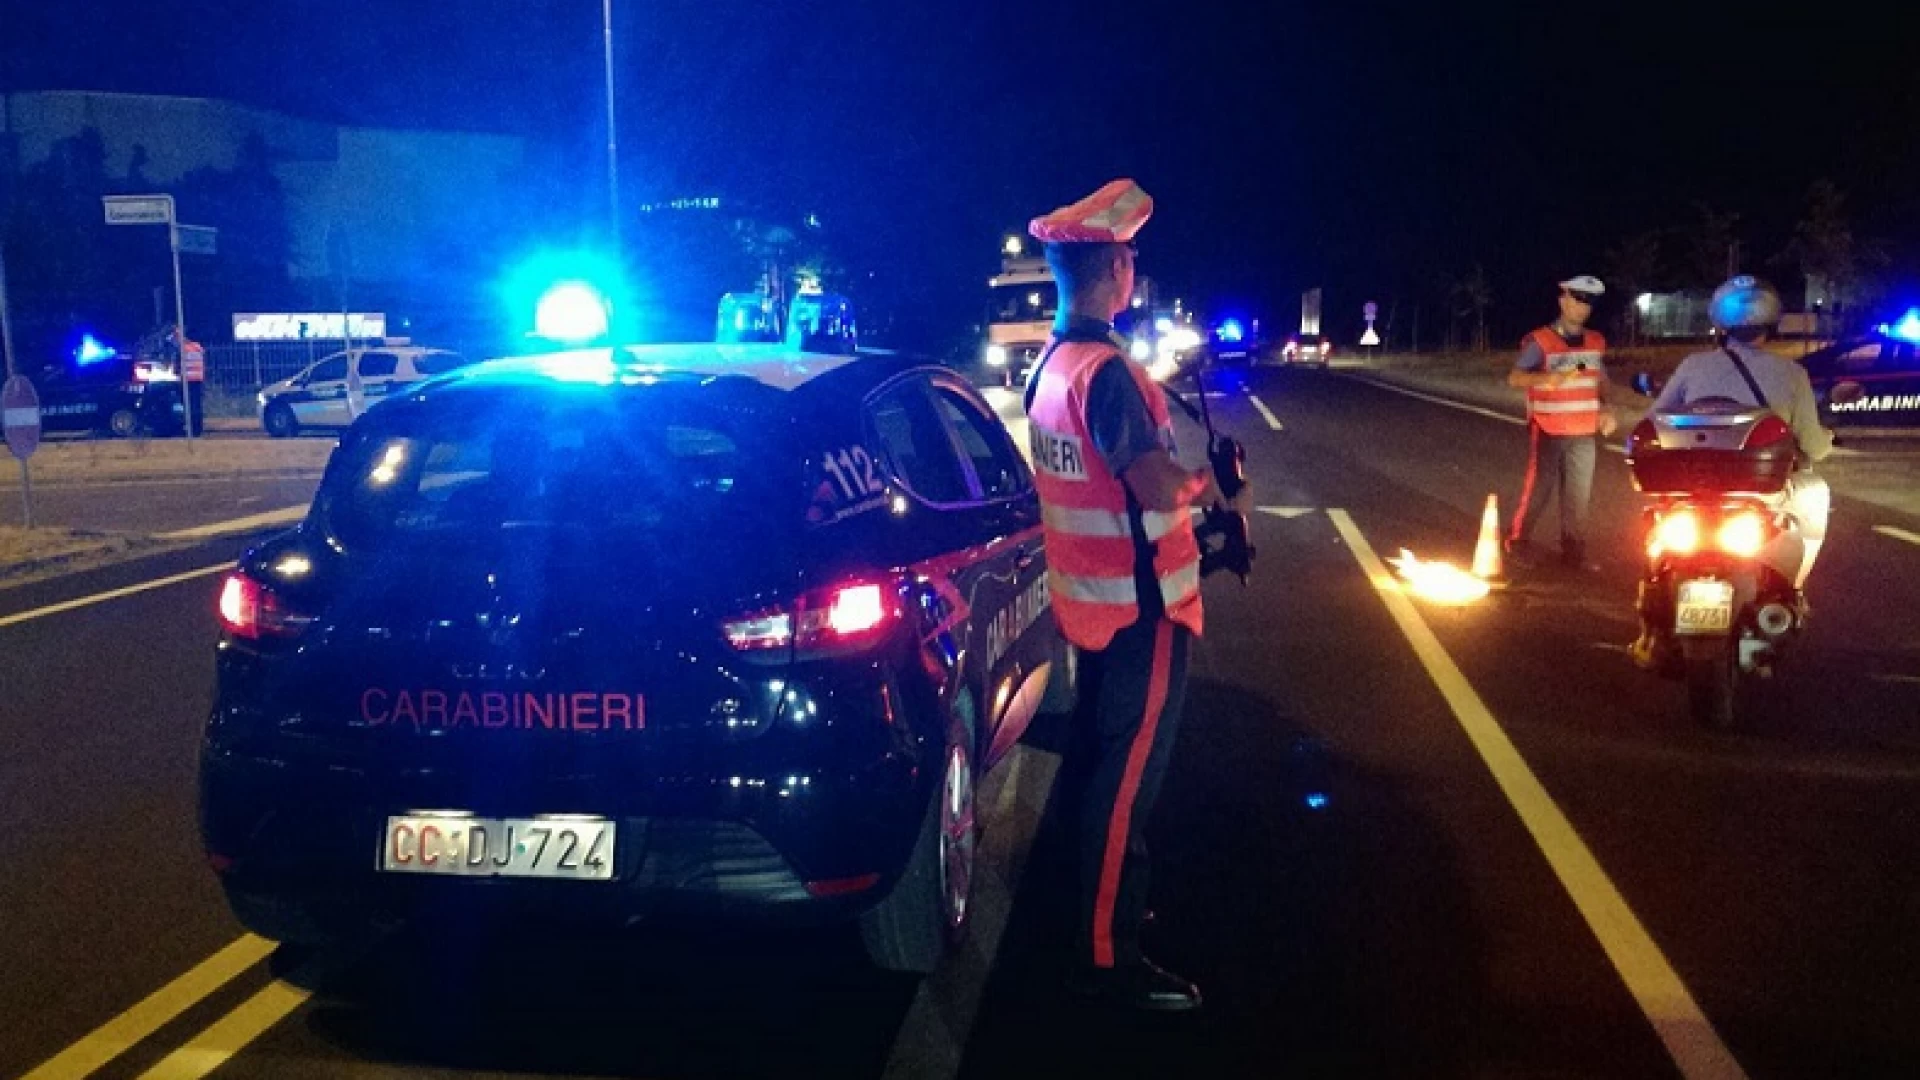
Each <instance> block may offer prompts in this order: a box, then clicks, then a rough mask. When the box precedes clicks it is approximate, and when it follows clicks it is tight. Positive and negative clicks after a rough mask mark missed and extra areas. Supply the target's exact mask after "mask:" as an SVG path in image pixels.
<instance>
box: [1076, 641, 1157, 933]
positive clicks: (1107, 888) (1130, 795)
mask: <svg viewBox="0 0 1920 1080" xmlns="http://www.w3.org/2000/svg"><path fill="white" fill-rule="evenodd" d="M1172 674H1173V624H1172V623H1171V622H1168V621H1167V620H1165V619H1161V620H1160V625H1159V626H1158V627H1156V628H1155V630H1154V632H1153V669H1152V673H1151V674H1150V675H1149V676H1148V678H1147V705H1146V710H1145V713H1144V715H1143V716H1142V717H1141V719H1140V730H1138V731H1136V732H1134V734H1133V745H1132V746H1131V747H1129V748H1128V750H1127V769H1126V772H1124V773H1122V774H1121V776H1120V790H1119V791H1118V792H1117V793H1116V794H1115V795H1114V800H1113V816H1112V817H1110V818H1108V819H1107V846H1106V854H1105V855H1104V856H1103V857H1102V858H1101V861H1100V889H1099V891H1098V892H1097V893H1096V894H1095V896H1094V902H1093V964H1094V966H1095V967H1112V966H1113V905H1114V900H1115V898H1116V897H1118V896H1119V894H1120V867H1121V864H1122V863H1123V862H1124V861H1125V860H1126V857H1127V836H1128V833H1129V830H1131V829H1132V827H1133V800H1134V797H1135V796H1137V795H1138V794H1139V793H1140V774H1141V773H1143V772H1145V771H1146V768H1147V755H1148V754H1150V753H1152V752H1153V735H1154V731H1155V729H1157V728H1158V727H1159V726H1160V713H1161V711H1162V710H1163V709H1165V707H1166V704H1167V683H1168V681H1169V680H1170V679H1171V678H1172Z"/></svg>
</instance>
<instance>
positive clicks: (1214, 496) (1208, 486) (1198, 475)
mask: <svg viewBox="0 0 1920 1080" xmlns="http://www.w3.org/2000/svg"><path fill="white" fill-rule="evenodd" d="M1193 478H1194V479H1195V480H1198V481H1200V490H1199V491H1197V492H1195V493H1194V496H1193V504H1192V505H1194V506H1197V507H1199V508H1201V509H1202V510H1205V509H1208V508H1210V507H1213V506H1216V505H1218V504H1220V503H1223V502H1226V501H1227V497H1226V496H1225V495H1223V494H1221V492H1220V483H1219V481H1217V480H1215V479H1214V477H1213V470H1212V469H1196V470H1194V473H1193Z"/></svg>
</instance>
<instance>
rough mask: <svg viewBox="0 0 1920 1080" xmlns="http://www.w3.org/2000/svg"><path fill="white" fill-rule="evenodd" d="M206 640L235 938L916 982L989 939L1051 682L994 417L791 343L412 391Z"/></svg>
mask: <svg viewBox="0 0 1920 1080" xmlns="http://www.w3.org/2000/svg"><path fill="white" fill-rule="evenodd" d="M219 616H220V622H221V625H222V633H221V636H220V641H219V645H218V650H217V657H218V692H217V699H216V701H215V704H214V706H213V709H212V713H211V717H210V719H209V722H208V726H207V730H206V735H205V741H204V746H203V764H202V780H201V784H202V786H201V808H202V813H201V820H202V828H203V836H204V841H205V847H206V852H207V855H208V858H209V860H210V862H211V864H212V865H213V867H214V868H215V870H216V871H217V873H218V875H219V878H220V882H221V884H222V885H223V886H224V889H225V892H226V895H227V897H228V899H229V901H230V903H231V906H232V908H233V910H234V911H235V912H236V913H237V915H238V916H239V918H240V921H241V922H242V923H244V924H245V925H246V926H247V927H249V928H250V929H252V930H254V931H256V932H258V933H261V934H263V935H266V936H268V937H272V938H277V939H281V940H290V941H300V942H321V941H327V940H331V939H336V938H345V937H353V936H356V935H359V934H362V933H365V932H368V931H372V930H376V929H379V928H385V927H399V926H420V925H425V926H428V927H431V926H434V925H436V924H441V923H443V922H445V921H446V920H448V919H449V918H451V917H453V916H455V915H456V914H465V913H468V912H471V911H474V910H479V911H481V912H483V913H499V914H502V915H509V914H511V913H513V912H516V911H518V912H533V913H536V914H537V918H538V923H537V925H538V927H539V931H538V932H539V933H540V934H541V935H543V936H545V935H550V934H552V933H553V932H554V927H555V925H556V921H557V920H559V919H563V918H575V919H579V920H585V921H587V922H594V923H602V924H609V925H615V926H618V925H624V924H627V923H630V922H633V921H635V920H640V919H655V918H658V919H676V918H680V919H712V918H720V919H741V920H762V919H767V920H775V921H785V922H789V923H801V924H818V923H827V922H834V921H847V920H851V921H853V922H856V923H857V924H858V926H859V929H860V931H861V937H862V939H863V941H864V942H865V944H866V946H867V949H868V952H869V953H870V955H871V957H872V959H873V960H874V961H875V962H876V963H878V964H880V965H882V966H885V967H888V968H893V969H899V970H914V971H925V970H929V969H931V968H932V967H933V966H934V964H935V963H936V961H937V960H938V958H939V957H940V955H941V954H942V952H943V950H944V949H946V948H947V947H949V946H950V945H951V944H952V943H953V942H955V941H956V940H957V938H958V937H959V935H960V934H961V932H963V931H964V930H965V928H966V925H967V921H968V917H969V914H970V898H971V889H972V882H973V865H974V851H975V845H976V842H977V838H978V836H979V830H978V826H977V824H976V822H975V818H974V806H973V799H974V791H975V787H976V784H977V782H978V780H979V778H980V776H981V775H982V774H983V773H984V772H986V771H987V770H988V769H990V768H991V767H992V766H993V765H994V764H995V763H996V762H997V761H999V760H1001V759H1002V758H1003V757H1004V756H1005V755H1006V754H1007V753H1008V752H1009V751H1010V750H1011V749H1012V747H1013V745H1014V743H1015V741H1016V740H1017V739H1018V738H1019V737H1020V734H1021V732H1022V731H1023V729H1024V728H1025V727H1026V725H1027V724H1028V722H1029V721H1030V720H1031V719H1032V718H1033V716H1034V715H1035V713H1036V711H1037V710H1038V709H1039V708H1040V706H1041V704H1042V699H1043V697H1044V696H1045V695H1046V693H1047V691H1048V686H1049V683H1050V682H1051V683H1052V684H1053V685H1054V687H1055V692H1056V693H1057V692H1059V688H1060V684H1062V683H1063V682H1064V680H1063V679H1061V678H1056V677H1054V674H1055V673H1057V672H1064V671H1066V670H1067V667H1066V665H1065V664H1064V663H1063V662H1062V660H1061V657H1062V655H1063V652H1062V647H1061V646H1060V645H1059V644H1058V642H1059V639H1058V635H1057V634H1056V633H1055V632H1054V628H1053V622H1052V616H1051V612H1050V608H1049V604H1048V596H1047V586H1046V561H1045V558H1044V554H1043V550H1042V546H1041V538H1040V508H1039V505H1038V502H1037V498H1036V495H1035V492H1034V488H1033V483H1032V476H1031V474H1030V473H1029V471H1028V469H1027V466H1026V464H1025V462H1024V460H1023V459H1022V457H1021V455H1020V454H1019V453H1018V452H1017V451H1016V449H1015V447H1014V446H1013V444H1012V442H1011V441H1010V439H1009V438H1008V436H1007V433H1006V430H1005V429H1004V428H1003V427H1002V425H1001V424H1000V423H999V421H998V420H997V419H996V418H995V417H994V414H993V412H992V411H991V410H990V409H989V408H988V407H987V405H986V404H985V403H984V402H983V401H982V400H981V399H980V397H979V395H978V394H977V393H976V392H975V391H974V390H973V389H972V388H971V387H969V386H968V385H967V383H966V382H965V381H963V380H962V379H960V378H959V377H958V376H956V375H955V374H954V373H952V372H951V371H948V370H946V369H943V368H936V367H931V366H925V365H921V364H918V363H916V362H913V361H909V360H906V359H902V358H898V357H888V356H880V355H874V354H863V355H860V356H822V355H813V354H806V353H799V352H796V351H793V350H791V349H789V348H788V347H787V346H785V345H780V344H771V345H740V346H728V345H712V344H707V345H681V346H642V347H634V348H622V349H618V350H606V349H600V350H593V351H586V352H573V353H563V354H556V355H552V356H547V357H537V358H529V359H521V360H505V361H495V362H491V363H486V364H481V365H476V366H472V367H468V368H465V369H462V370H460V371H457V372H455V373H454V374H452V375H449V376H446V377H443V378H441V379H438V380H435V381H433V382H430V383H427V384H425V385H423V386H421V387H419V388H416V389H414V390H412V391H410V392H408V393H406V394H405V395H404V396H395V397H390V398H389V399H388V400H387V402H386V403H385V404H383V405H381V407H380V408H378V409H375V410H372V411H371V412H369V413H367V414H366V415H364V416H362V417H361V418H360V419H359V420H358V421H357V422H356V423H355V424H354V425H353V427H352V429H351V430H350V431H348V432H347V434H346V435H345V437H344V438H343V439H342V440H341V444H340V447H339V449H338V450H337V451H336V452H335V454H334V456H333V458H332V460H331V462H330V463H329V465H328V467H327V472H326V476H325V478H324V479H323V480H322V482H321V485H320V488H319V490H318V492H317V494H316V497H315V499H314V503H313V506H312V508H311V511H310V513H309V515H308V517H307V519H306V520H305V522H304V523H303V524H302V525H300V527H299V528H297V529H296V530H294V531H293V532H291V533H288V534H286V535H284V536H281V537H279V538H277V539H275V540H273V541H271V542H268V543H266V544H265V545H264V546H261V547H259V548H257V549H255V550H253V551H251V552H250V553H248V554H247V555H246V556H245V557H244V558H243V559H242V561H241V563H240V566H239V568H238V570H237V572H235V573H234V574H232V575H231V576H230V577H228V578H227V579H226V580H225V582H224V584H223V588H222V592H221V594H220V600H219ZM506 925H514V924H512V923H508V924H506ZM528 925H531V924H528Z"/></svg>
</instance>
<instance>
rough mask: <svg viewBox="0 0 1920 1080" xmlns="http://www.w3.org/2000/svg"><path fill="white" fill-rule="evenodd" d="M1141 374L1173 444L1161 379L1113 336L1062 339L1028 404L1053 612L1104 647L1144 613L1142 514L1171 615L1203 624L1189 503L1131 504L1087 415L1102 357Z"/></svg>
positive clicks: (1065, 626)
mask: <svg viewBox="0 0 1920 1080" xmlns="http://www.w3.org/2000/svg"><path fill="white" fill-rule="evenodd" d="M1109 362H1112V363H1118V364H1120V365H1122V366H1123V367H1124V368H1125V370H1126V371H1127V373H1128V374H1129V375H1131V376H1132V377H1133V381H1134V384H1135V385H1136V386H1138V387H1139V388H1140V396H1141V397H1142V398H1144V399H1145V400H1146V403H1147V413H1148V415H1149V416H1151V417H1152V418H1153V423H1154V426H1155V427H1157V428H1158V429H1159V430H1160V432H1161V441H1162V442H1163V443H1164V444H1166V445H1168V446H1171V445H1172V443H1173V418H1172V417H1171V415H1169V413H1168V412H1167V399H1166V396H1165V395H1164V394H1163V393H1162V392H1161V390H1160V387H1159V385H1158V384H1157V383H1155V382H1154V381H1153V380H1152V379H1150V378H1148V377H1147V373H1146V371H1145V370H1144V369H1142V368H1141V367H1140V365H1138V364H1135V363H1133V362H1131V361H1129V360H1128V359H1127V358H1126V357H1125V356H1122V355H1121V354H1120V353H1119V352H1118V350H1116V349H1115V348H1114V346H1113V345H1112V344H1111V343H1108V342H1105V341H1079V340H1064V341H1063V340H1061V339H1060V338H1058V337H1056V338H1055V339H1054V342H1053V344H1052V346H1051V352H1050V354H1049V355H1048V356H1047V358H1046V360H1045V362H1044V363H1043V364H1042V365H1041V367H1040V369H1039V371H1038V372H1037V374H1036V375H1035V379H1036V383H1035V385H1034V389H1033V395H1032V401H1031V404H1030V405H1029V406H1028V409H1027V419H1028V438H1029V441H1030V442H1031V444H1032V450H1033V470H1034V482H1035V484H1036V485H1037V487H1038V488H1039V492H1040V512H1041V521H1042V525H1043V527H1044V531H1045V535H1046V540H1047V586H1048V593H1049V595H1050V597H1051V598H1052V601H1053V612H1054V618H1055V621H1056V622H1058V623H1059V626H1060V633H1061V634H1062V635H1064V636H1065V637H1066V639H1067V640H1068V641H1071V642H1073V643H1074V644H1075V645H1078V646H1079V647H1081V648H1083V649H1104V648H1106V646H1107V643H1108V642H1110V641H1112V640H1113V635H1114V634H1115V633H1116V632H1118V631H1120V630H1122V629H1124V628H1126V627H1128V626H1131V625H1133V623H1134V622H1136V621H1138V619H1139V618H1140V603H1139V591H1138V587H1137V586H1136V584H1135V579H1134V560H1135V547H1134V541H1135V535H1134V528H1135V522H1134V516H1133V515H1134V514H1138V515H1139V529H1140V530H1141V534H1142V535H1143V536H1144V539H1145V540H1146V542H1147V543H1148V544H1150V545H1152V548H1153V576H1154V577H1155V578H1156V579H1158V581H1159V584H1160V600H1161V603H1162V605H1163V606H1164V608H1165V610H1166V614H1167V618H1169V619H1171V620H1173V621H1174V622H1177V623H1179V624H1180V625H1182V626H1185V627H1186V628H1187V629H1189V630H1191V631H1193V632H1194V633H1195V634H1196V635H1197V634H1199V633H1200V629H1201V617H1200V545H1199V542H1198V541H1196V540H1195V539H1194V535H1193V518H1192V516H1191V515H1189V514H1188V513H1187V510H1186V508H1185V507H1182V508H1180V509H1179V510H1175V511H1172V512H1170V513H1157V512H1155V511H1152V510H1146V509H1143V508H1141V507H1140V506H1139V504H1138V503H1134V504H1133V505H1132V506H1129V498H1128V491H1127V488H1126V485H1125V484H1123V483H1121V482H1120V479H1119V478H1118V477H1116V476H1114V475H1113V473H1111V472H1109V471H1108V470H1107V466H1106V463H1105V462H1104V461H1102V460H1101V458H1100V453H1099V451H1098V450H1096V449H1095V448H1094V444H1093V437H1092V435H1091V434H1090V429H1089V426H1088V423H1087V398H1088V392H1089V391H1090V389H1091V388H1092V386H1093V377H1094V374H1095V373H1096V372H1098V371H1099V370H1100V368H1101V366H1102V365H1104V364H1106V363H1109Z"/></svg>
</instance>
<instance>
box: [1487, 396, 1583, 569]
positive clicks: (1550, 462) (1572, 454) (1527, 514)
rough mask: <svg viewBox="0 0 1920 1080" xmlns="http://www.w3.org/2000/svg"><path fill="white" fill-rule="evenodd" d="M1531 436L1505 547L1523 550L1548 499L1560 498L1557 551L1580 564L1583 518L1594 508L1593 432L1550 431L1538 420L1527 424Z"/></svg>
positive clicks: (1545, 507) (1581, 557)
mask: <svg viewBox="0 0 1920 1080" xmlns="http://www.w3.org/2000/svg"><path fill="white" fill-rule="evenodd" d="M1527 427H1528V429H1529V431H1530V432H1531V434H1532V436H1533V438H1532V442H1531V444H1530V446H1529V447H1528V451H1527V478H1526V481H1525V482H1524V483H1523V484H1521V487H1520V507H1519V510H1520V512H1519V513H1518V514H1516V515H1514V518H1513V527H1512V529H1511V531H1509V533H1508V534H1507V548H1508V550H1510V551H1517V552H1525V551H1526V550H1527V548H1528V547H1529V545H1530V544H1531V542H1532V540H1533V530H1534V526H1536V525H1538V524H1539V522H1540V519H1541V518H1543V517H1545V516H1546V513H1547V500H1549V499H1551V498H1553V496H1554V494H1555V493H1556V492H1558V494H1559V496H1560V554H1561V557H1562V558H1565V559H1568V560H1571V561H1577V562H1584V561H1586V557H1587V520H1588V518H1590V517H1591V516H1592V508H1593V470H1594V466H1595V462H1596V459H1597V458H1598V457H1599V455H1600V449H1599V442H1598V439H1597V438H1596V437H1595V436H1593V435H1549V434H1547V433H1546V432H1545V431H1543V430H1541V427H1540V425H1539V424H1528V425H1527Z"/></svg>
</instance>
